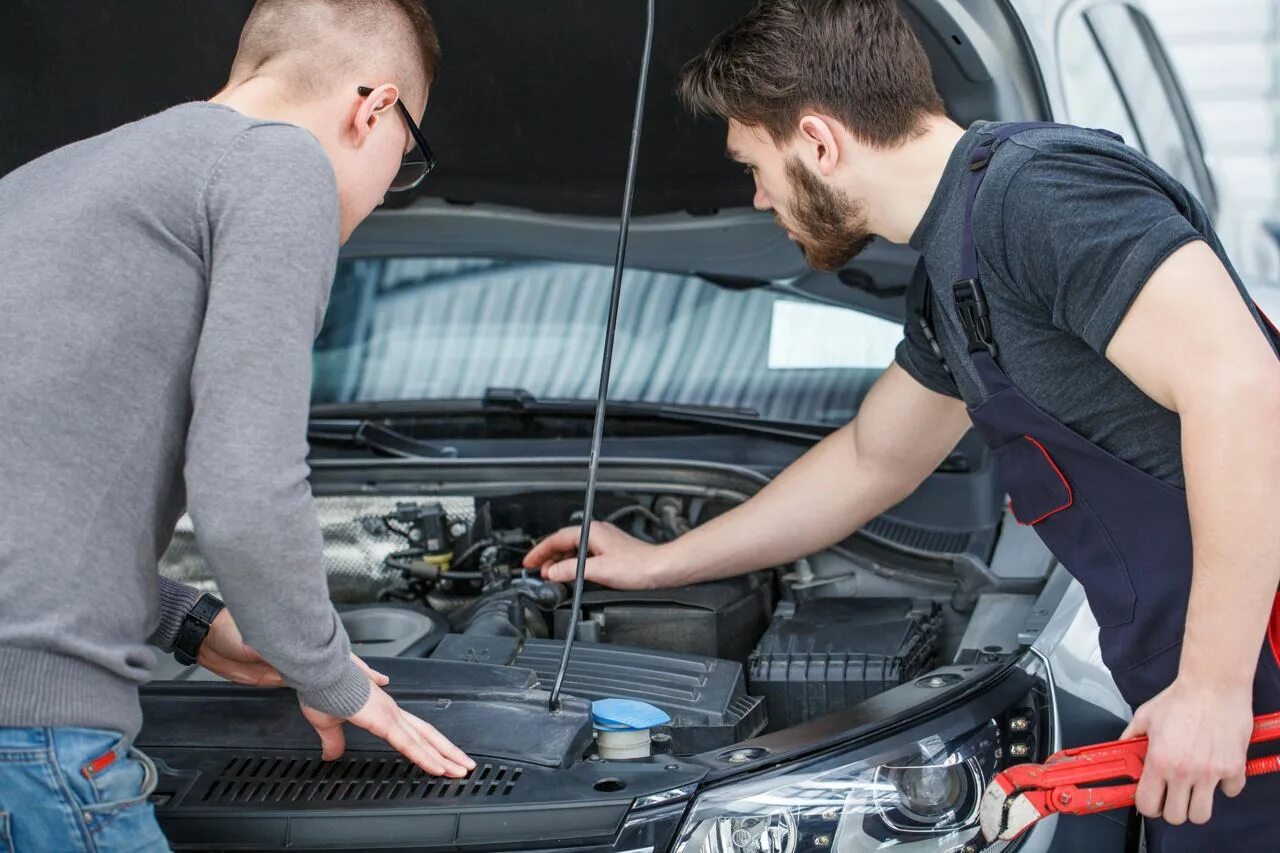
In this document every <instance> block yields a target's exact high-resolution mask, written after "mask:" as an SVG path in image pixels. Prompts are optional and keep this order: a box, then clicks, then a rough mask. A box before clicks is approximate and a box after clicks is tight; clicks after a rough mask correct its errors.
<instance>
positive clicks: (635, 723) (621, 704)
mask: <svg viewBox="0 0 1280 853" xmlns="http://www.w3.org/2000/svg"><path fill="white" fill-rule="evenodd" d="M670 722H671V717H669V716H667V713H666V712H665V711H663V710H662V709H661V708H656V707H654V706H653V705H650V704H649V703H647V702H638V701H636V700H635V699H600V700H598V701H595V702H592V703H591V723H592V725H593V726H594V727H595V730H596V748H597V749H598V750H599V752H600V757H601V758H604V759H610V760H616V759H626V758H648V757H649V743H650V736H651V735H650V732H651V731H652V730H653V729H655V728H657V727H658V726H665V725H667V724H668V723H670Z"/></svg>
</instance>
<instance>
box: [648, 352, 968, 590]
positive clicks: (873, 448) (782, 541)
mask: <svg viewBox="0 0 1280 853" xmlns="http://www.w3.org/2000/svg"><path fill="white" fill-rule="evenodd" d="M967 426H968V418H967V416H966V415H965V411H964V407H963V405H962V404H961V403H960V402H959V401H958V400H953V399H950V398H945V397H943V396H941V395H939V394H935V393H933V392H932V391H929V390H927V389H925V388H924V387H923V386H921V385H920V384H918V383H917V382H916V381H915V380H914V379H912V378H910V377H909V376H908V375H907V374H906V373H905V372H904V371H902V370H901V369H900V368H898V367H897V366H894V367H891V368H890V369H889V370H888V371H886V372H885V375H884V377H882V378H881V380H880V381H879V382H877V383H876V386H875V387H874V388H873V389H872V391H871V393H870V394H868V395H867V399H866V400H865V401H864V403H863V408H862V412H861V413H860V414H859V415H858V418H857V419H856V420H855V421H854V422H853V423H850V424H849V425H847V426H845V427H843V428H841V429H840V430H839V431H837V432H835V433H833V434H832V435H830V436H828V437H827V438H826V439H824V440H823V441H822V442H820V443H819V444H817V445H816V446H815V447H814V448H813V449H811V450H810V451H809V452H808V453H806V454H805V455H804V456H802V457H801V458H800V459H799V460H797V461H796V462H795V463H793V464H792V465H791V466H789V467H788V468H787V469H786V470H785V471H783V472H782V473H781V474H779V475H778V476H777V477H776V478H775V479H774V480H773V482H771V483H770V484H769V485H768V486H766V487H765V488H764V489H762V490H761V491H760V493H759V494H757V495H756V496H755V497H753V498H752V499H751V500H749V501H747V502H746V503H745V504H743V505H742V506H740V507H737V508H735V509H734V510H732V511H731V512H728V513H725V514H724V515H722V516H720V517H718V518H716V519H714V520H712V521H710V522H708V523H707V524H705V525H702V526H700V527H698V528H697V529H695V530H693V531H690V532H689V533H687V534H686V535H684V536H682V537H680V538H679V539H677V540H676V541H675V542H672V543H670V544H669V545H667V546H664V547H663V549H662V550H661V552H660V554H661V560H662V569H661V571H660V574H661V575H663V576H664V577H665V578H667V579H669V580H672V581H678V582H680V583H692V582H697V581H706V580H712V579H716V578H723V577H728V576H731V575H736V574H742V573H744V572H748V571H753V570H755V569H761V568H765V567H768V566H776V565H780V564H783V563H787V562H790V561H792V560H795V559H797V558H799V557H802V556H805V555H806V554H812V553H814V552H815V551H818V550H821V549H822V548H826V547H828V546H830V545H832V544H834V543H836V542H839V541H840V540H842V539H844V538H846V537H847V536H849V535H850V534H851V533H853V532H854V531H855V530H857V529H859V528H860V527H862V526H863V525H864V524H866V523H867V522H868V521H870V520H871V519H872V518H874V517H876V516H877V515H879V514H880V513H882V512H884V511H885V510H886V509H888V508H890V507H892V506H893V505H895V504H897V503H898V502H900V501H901V500H903V499H904V498H905V497H907V495H909V494H911V492H912V491H914V490H915V488H916V487H917V486H918V485H919V484H920V483H921V481H923V480H924V478H925V477H927V476H928V475H929V474H930V473H931V472H932V471H933V470H934V469H935V468H936V467H937V466H938V464H939V463H940V462H941V461H942V460H943V459H944V458H946V455H947V453H949V452H950V451H951V450H952V449H953V448H954V447H955V445H956V442H957V441H958V440H959V439H960V437H961V436H962V435H963V434H964V431H965V429H966V428H967Z"/></svg>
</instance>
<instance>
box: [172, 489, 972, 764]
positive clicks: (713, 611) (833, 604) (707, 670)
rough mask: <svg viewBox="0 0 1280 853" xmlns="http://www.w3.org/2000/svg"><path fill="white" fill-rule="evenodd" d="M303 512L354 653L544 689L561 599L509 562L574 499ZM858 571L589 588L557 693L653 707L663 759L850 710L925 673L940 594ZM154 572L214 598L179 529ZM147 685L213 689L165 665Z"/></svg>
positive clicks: (660, 530)
mask: <svg viewBox="0 0 1280 853" xmlns="http://www.w3.org/2000/svg"><path fill="white" fill-rule="evenodd" d="M734 503H735V502H734V501H733V500H732V499H730V498H728V497H714V496H713V497H699V496H689V495H676V494H637V493H622V492H611V493H607V494H604V493H602V494H601V496H600V503H599V505H598V512H597V518H599V519H601V520H604V521H607V522H610V523H613V524H616V525H618V526H619V527H620V528H622V529H623V530H625V531H626V532H628V533H630V534H631V535H633V536H636V537H637V538H640V539H642V540H644V541H647V542H652V543H661V542H669V541H671V540H673V539H675V538H677V537H679V536H681V535H683V534H684V533H686V532H687V531H688V530H690V529H692V528H693V527H694V526H697V525H699V524H703V523H705V522H706V521H708V520H709V519H711V518H714V517H715V516H716V515H718V514H720V513H722V512H725V511H727V510H728V509H730V508H732V506H733V505H734ZM317 505H318V509H319V516H320V521H321V527H322V532H323V536H324V540H325V571H326V575H327V577H328V582H329V587H330V594H331V598H332V600H333V601H334V603H335V606H336V607H337V609H338V611H339V614H340V616H341V618H342V620H343V623H344V625H345V626H346V628H347V632H348V634H349V635H350V638H351V642H352V649H353V651H354V652H356V653H357V654H359V655H361V656H363V657H371V658H397V659H412V660H431V661H434V662H438V663H440V664H445V663H449V664H457V665H459V666H464V667H465V666H475V667H505V668H510V669H512V670H519V671H520V672H522V673H526V674H527V673H532V680H530V681H528V682H527V685H526V686H528V687H530V688H546V687H548V686H549V684H550V682H551V681H552V680H554V677H555V672H556V668H557V666H558V663H559V660H560V657H561V653H562V650H563V643H564V641H565V637H566V632H567V630H568V628H569V625H570V616H571V613H570V603H569V599H570V594H571V590H570V589H569V587H568V586H567V585H565V584H560V583H555V582H548V581H544V580H542V578H541V577H540V575H539V573H538V572H536V571H528V570H526V569H524V568H523V566H522V564H521V561H522V558H523V557H524V555H525V553H526V552H527V551H528V549H529V548H531V547H532V546H533V545H534V544H535V542H536V541H537V540H538V539H539V538H541V537H544V536H547V535H549V534H551V533H553V532H554V531H556V530H558V529H559V528H561V527H563V526H565V525H571V524H578V523H580V522H581V514H580V512H581V510H580V500H579V496H578V495H577V494H576V493H574V492H572V491H563V492H556V491H536V492H530V493H527V494H515V495H509V496H504V497H495V498H488V499H477V498H472V497H430V498H427V497H414V496H388V497H364V496H360V497H349V496H324V497H319V498H317ZM802 562H803V561H802ZM865 568H866V567H865V566H861V565H859V564H858V563H856V562H850V564H849V565H848V566H846V567H845V569H846V570H845V571H843V572H842V571H839V570H836V571H834V572H833V571H832V570H831V569H830V567H828V568H827V569H826V570H825V571H820V572H818V574H821V575H822V576H821V577H818V576H816V575H815V570H814V566H812V565H808V564H805V565H799V564H792V565H788V566H780V567H777V568H774V569H768V570H763V571H758V572H753V573H750V574H744V575H741V576H738V577H732V578H728V579H724V580H719V581H712V582H708V583H699V584H694V585H690V586H685V587H678V588H673V589H660V590H646V591H622V590H613V589H607V588H604V587H600V586H596V585H593V584H588V586H587V589H586V591H585V593H584V596H583V607H582V618H581V621H580V623H579V625H578V628H577V638H576V644H575V648H574V653H573V656H572V659H571V661H570V664H569V668H568V670H567V673H566V679H565V688H564V689H565V693H566V694H568V695H570V696H575V697H578V698H580V699H584V700H588V701H599V700H603V699H609V698H623V699H634V700H637V701H643V702H646V703H648V704H650V705H653V706H655V707H657V708H659V709H661V710H662V711H663V712H665V713H666V714H667V715H668V716H669V717H670V724H669V726H666V727H664V728H663V730H661V731H659V732H657V733H656V735H655V738H656V741H655V743H656V744H657V747H656V748H659V749H666V750H670V751H671V752H672V753H673V754H677V755H691V754H695V753H699V752H703V751H706V750H713V749H722V748H726V747H729V746H731V745H732V744H734V743H737V742H740V741H742V740H745V739H748V738H751V737H754V736H756V735H759V734H761V733H765V732H769V731H774V730H777V729H781V728H785V727H788V726H792V725H796V724H798V723H801V722H804V721H806V720H809V719H813V718H815V717H818V716H822V715H824V714H828V713H832V712H835V711H839V710H842V709H845V708H848V707H851V706H853V705H856V704H857V703H859V702H862V701H865V700H866V699H869V698H871V697H872V696H875V695H877V694H878V693H881V692H883V691H885V690H888V689H891V688H893V687H895V686H897V685H899V684H902V683H904V682H906V681H909V680H911V679H913V678H916V677H918V676H919V675H921V674H922V673H924V672H927V671H928V670H929V669H931V668H932V667H933V666H935V665H936V663H937V662H938V661H939V660H940V654H941V653H942V651H943V645H944V642H943V641H944V633H945V626H944V622H945V619H944V611H945V610H946V609H947V607H948V604H947V600H948V593H947V592H946V588H945V587H943V586H937V587H936V588H930V587H929V586H927V585H923V586H919V588H918V589H913V588H912V585H911V584H909V583H903V582H898V584H897V586H896V587H895V586H893V585H886V588H885V589H884V590H876V589H870V588H869V585H868V584H866V583H865V582H863V583H861V584H857V586H858V587H859V588H861V589H869V594H857V593H856V592H855V594H849V588H850V586H851V585H852V584H851V581H854V580H856V577H855V576H856V574H857V573H858V572H859V571H865ZM162 571H163V572H164V574H166V575H167V576H169V577H172V578H175V579H177V580H181V581H184V582H186V583H189V584H192V585H193V586H196V587H198V588H201V589H203V590H205V591H210V592H214V593H216V592H217V587H216V583H215V581H214V578H213V574H212V572H211V570H210V568H209V566H208V564H207V563H206V562H205V561H204V559H203V557H202V556H201V555H200V553H199V550H198V548H197V546H196V540H195V536H194V532H193V530H192V528H191V525H190V522H189V520H188V519H185V518H184V519H183V520H182V522H180V523H179V525H178V529H177V531H176V532H175V536H174V539H173V542H172V544H171V545H170V548H169V550H168V551H167V552H166V554H165V557H164V560H163V561H162ZM953 633H954V630H953ZM953 639H954V638H953ZM516 678H517V680H520V676H516ZM157 680H158V681H171V682H184V681H185V682H193V681H216V680H218V679H217V677H216V676H214V675H212V674H211V673H209V672H207V671H205V670H203V669H201V668H199V667H198V666H191V667H182V666H181V665H179V664H177V663H176V661H173V660H172V659H171V658H169V657H167V656H166V657H164V658H162V663H161V668H160V671H158V672H157ZM521 683H525V682H521Z"/></svg>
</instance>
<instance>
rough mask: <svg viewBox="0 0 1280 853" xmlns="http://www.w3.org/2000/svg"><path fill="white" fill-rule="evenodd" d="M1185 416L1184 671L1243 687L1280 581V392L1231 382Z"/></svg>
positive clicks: (1195, 677)
mask: <svg viewBox="0 0 1280 853" xmlns="http://www.w3.org/2000/svg"><path fill="white" fill-rule="evenodd" d="M1180 414H1181V417H1182V442H1183V459H1184V468H1185V471H1186V481H1187V499H1188V506H1189V510H1190V514H1191V528H1192V540H1193V542H1194V569H1193V577H1192V583H1191V598H1190V604H1189V608H1188V611H1187V625H1186V632H1185V635H1184V642H1183V647H1182V657H1181V666H1180V669H1179V677H1181V678H1186V679H1190V680H1195V681H1200V682H1205V683H1209V684H1213V685H1215V686H1219V687H1222V688H1224V689H1232V688H1238V689H1241V690H1247V689H1248V687H1249V685H1250V684H1251V683H1252V681H1253V677H1254V673H1255V669H1256V666H1257V662H1258V651H1259V648H1260V647H1261V644H1262V641H1263V637H1264V635H1265V633H1266V626H1267V617H1268V614H1269V613H1270V612H1271V608H1272V604H1273V602H1274V600H1275V595H1276V588H1277V584H1280V525H1276V524H1275V521H1274V518H1273V515H1274V511H1275V505H1276V488H1277V487H1276V484H1277V483H1280V433H1277V431H1276V429H1275V425H1276V424H1277V423H1280V394H1277V393H1275V392H1273V391H1271V390H1270V389H1267V388H1262V387H1259V386H1258V383H1256V382H1239V383H1238V382H1235V381H1232V380H1231V379H1229V378H1228V379H1224V380H1223V381H1222V382H1220V383H1217V384H1216V387H1214V388H1210V389H1204V390H1203V391H1202V393H1201V395H1199V396H1198V398H1197V400H1196V402H1195V404H1194V405H1193V406H1189V407H1184V408H1183V410H1182V411H1180ZM1153 533H1154V534H1155V535H1158V531H1153Z"/></svg>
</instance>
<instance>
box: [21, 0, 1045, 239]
mask: <svg viewBox="0 0 1280 853" xmlns="http://www.w3.org/2000/svg"><path fill="white" fill-rule="evenodd" d="M981 4H984V5H986V7H987V8H986V9H979V8H976V7H975V10H974V13H973V16H970V14H968V13H967V11H966V6H968V5H972V4H966V3H963V2H956V0H910V2H905V3H904V4H903V5H904V9H905V11H906V12H907V15H908V18H909V19H910V20H911V22H912V24H913V26H915V28H916V30H917V32H918V33H919V34H920V35H921V38H922V40H923V41H924V42H925V46H926V50H927V51H928V53H929V54H930V57H931V59H932V61H933V64H934V68H935V77H936V79H937V82H938V84H939V88H940V90H941V91H942V93H943V96H944V99H945V100H946V101H947V104H948V108H949V109H950V111H951V113H952V115H953V116H954V117H955V118H956V119H957V120H958V121H961V122H968V121H972V120H973V119H975V118H979V117H992V115H993V113H995V112H996V111H997V110H998V107H999V103H998V101H999V100H1001V99H1000V98H998V97H997V88H998V87H997V85H996V83H995V82H993V81H994V80H996V79H999V78H998V77H997V76H995V75H993V74H992V69H991V68H990V67H989V66H990V65H991V63H992V62H999V63H1002V64H1005V65H1008V64H1009V63H1010V62H1021V60H1020V59H1019V57H1018V53H1019V51H1018V50H1017V49H1016V48H1017V46H1016V45H1014V46H1013V47H1014V49H1012V50H1011V49H1010V45H1004V44H999V41H1000V39H999V36H1000V34H999V33H992V32H990V31H991V30H992V29H993V27H992V26H991V22H990V21H989V20H983V21H981V22H979V21H978V20H977V16H978V15H982V16H983V17H986V18H990V17H991V15H992V11H993V10H994V9H996V8H997V7H1001V8H1002V6H1003V4H997V3H991V2H990V0H981ZM427 5H428V8H429V9H430V10H431V12H432V14H433V16H434V17H435V20H436V23H437V26H438V29H439V32H440V39H441V43H442V48H443V53H444V61H443V65H442V70H441V75H440V77H439V80H438V81H437V84H436V86H435V88H434V90H433V92H432V95H431V102H430V106H429V108H428V110H427V114H426V119H425V121H424V124H423V127H424V131H425V132H426V134H427V138H428V139H429V140H430V142H431V143H432V147H433V149H435V152H436V155H437V157H438V158H439V161H440V166H439V169H438V170H437V171H436V172H435V173H433V174H432V175H431V178H430V179H429V180H428V181H427V182H425V183H424V185H423V187H422V188H421V193H422V194H424V195H429V196H432V197H437V198H442V199H446V200H449V201H453V202H458V203H464V204H494V205H502V206H509V207H515V208H520V209H524V210H529V211H539V212H556V213H570V214H578V215H588V216H616V214H617V212H618V208H619V206H620V203H621V197H622V183H623V176H624V172H625V165H626V153H627V146H628V143H629V137H630V128H631V117H632V110H633V101H634V96H635V81H636V79H637V77H638V73H639V61H640V48H641V43H642V37H643V32H644V3H642V2H638V0H637V2H630V3H623V2H616V0H615V2H610V3H601V2H599V0H542V2H530V0H484V1H483V2H476V0H431V1H430V2H428V3H427ZM750 5H751V0H698V2H696V3H691V2H688V0H660V2H659V3H658V9H657V16H656V27H657V29H656V33H655V48H654V52H653V68H652V71H651V74H650V83H649V92H648V97H647V101H648V105H647V114H646V121H645V124H644V130H643V143H642V148H641V155H640V163H639V173H638V185H637V192H636V203H635V211H636V213H637V215H646V214H654V213H669V212H678V211H689V212H693V213H698V214H706V213H712V212H715V211H718V210H720V209H723V208H732V207H742V206H745V205H746V204H747V203H749V199H750V189H749V184H748V182H747V181H746V180H745V179H744V178H743V176H742V174H741V167H739V166H737V165H736V164H734V163H731V162H729V161H728V160H726V159H725V157H724V153H723V152H724V123H723V122H722V121H719V120H715V119H694V118H693V117H692V116H690V115H689V114H688V113H687V112H686V111H685V110H684V108H683V107H682V105H681V104H680V103H679V100H678V98H677V97H676V94H675V82H676V78H677V75H678V73H679V70H680V68H681V67H682V66H683V65H684V63H685V62H687V61H688V60H689V59H690V58H691V57H693V56H694V55H696V54H697V53H698V52H699V51H700V50H701V49H702V48H704V47H705V46H706V45H707V43H708V42H709V41H710V40H711V38H712V37H713V36H714V35H715V34H716V33H718V32H720V31H722V30H724V29H725V28H727V27H728V26H730V25H731V24H732V23H733V22H734V21H736V20H737V19H738V18H739V17H741V16H742V14H743V13H744V12H745V11H746V10H747V9H748V8H749V7H750ZM5 7H6V8H5V10H4V11H3V12H0V22H2V23H0V68H3V74H0V103H2V104H3V105H4V107H5V112H6V114H8V115H10V116H19V115H33V116H34V115H37V114H38V117H39V118H38V120H34V119H33V120H24V121H9V122H5V123H3V126H0V174H4V173H6V172H8V171H10V170H12V169H14V168H16V167H17V166H19V165H21V164H22V163H24V162H26V161H27V160H30V159H32V158H34V157H37V156H39V155H40V154H43V153H45V152H47V151H49V150H52V149H53V148H56V147H58V146H61V145H64V144H67V143H69V142H72V141H74V140H77V139H81V138H84V137H87V136H90V135H93V134H96V133H100V132H103V131H105V130H108V129H110V128H112V127H115V126H117V125H119V124H122V123H124V122H127V121H132V120H135V119H138V118H141V117H143V116H146V115H149V114H151V113H154V112H157V111H160V110H163V109H165V108H166V107H168V106H171V105H173V104H177V103H181V102H184V101H191V100H201V99H205V98H208V97H209V96H211V95H212V94H213V93H214V92H216V91H217V90H218V89H219V88H220V87H221V86H222V84H223V83H224V82H225V80H226V74H227V70H228V68H229V67H230V64H231V60H232V57H233V56H234V54H235V49H236V44H237V39H238V36H239V32H240V29H241V27H242V25H243V24H244V21H245V18H246V17H247V15H248V12H249V9H250V8H251V7H252V0H221V2H218V3H185V4H181V5H180V6H177V5H175V4H173V3H171V2H169V0H107V2H97V3H92V4H83V3H74V4H72V3H68V2H50V0H12V2H10V3H7V4H5ZM995 17H996V19H997V20H998V21H999V22H1000V23H1001V25H1002V26H1003V27H1004V28H1005V29H1009V27H1010V25H1009V21H1008V20H1007V18H1006V17H1001V14H1000V13H998V12H997V13H996V16H995ZM983 31H987V32H986V33H985V34H984V32H983ZM992 36H994V37H995V38H994V40H993V39H992ZM971 37H972V40H971ZM984 39H987V40H989V41H993V44H984ZM991 47H994V48H995V49H994V50H990V51H989V52H990V55H984V54H987V53H988V48H991ZM1011 54H1012V55H1011ZM1007 73H1008V68H1005V69H1004V74H1005V76H1007ZM33 107H35V108H37V109H38V113H33V112H32V109H33ZM405 200H406V199H403V198H400V199H395V201H396V202H403V201H405Z"/></svg>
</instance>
